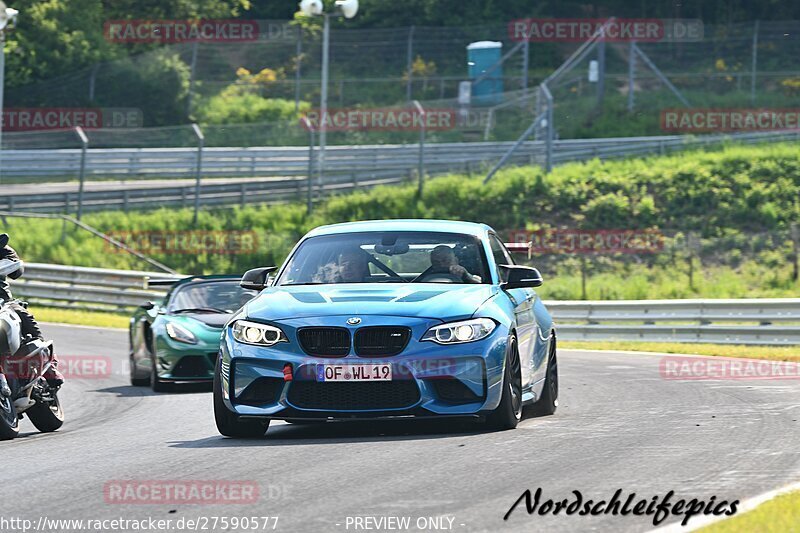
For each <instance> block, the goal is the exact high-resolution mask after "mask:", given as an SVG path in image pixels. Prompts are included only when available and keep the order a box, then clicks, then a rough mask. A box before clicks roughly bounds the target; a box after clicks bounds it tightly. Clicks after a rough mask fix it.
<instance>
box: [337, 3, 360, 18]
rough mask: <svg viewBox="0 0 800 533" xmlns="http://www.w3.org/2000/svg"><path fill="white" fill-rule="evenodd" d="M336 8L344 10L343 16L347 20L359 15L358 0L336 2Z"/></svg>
mask: <svg viewBox="0 0 800 533" xmlns="http://www.w3.org/2000/svg"><path fill="white" fill-rule="evenodd" d="M336 7H338V8H339V9H341V10H342V15H344V18H346V19H351V18H353V17H355V16H356V15H357V14H358V0H336Z"/></svg>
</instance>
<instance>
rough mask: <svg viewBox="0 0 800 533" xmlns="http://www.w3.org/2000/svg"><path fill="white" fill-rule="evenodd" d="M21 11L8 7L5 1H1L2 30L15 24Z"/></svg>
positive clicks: (0, 28) (0, 21)
mask: <svg viewBox="0 0 800 533" xmlns="http://www.w3.org/2000/svg"><path fill="white" fill-rule="evenodd" d="M17 15H19V11H17V10H16V9H12V8H10V7H7V6H6V4H5V2H2V1H0V31H3V30H4V29H6V26H8V25H9V24H13V23H14V21H16V20H17Z"/></svg>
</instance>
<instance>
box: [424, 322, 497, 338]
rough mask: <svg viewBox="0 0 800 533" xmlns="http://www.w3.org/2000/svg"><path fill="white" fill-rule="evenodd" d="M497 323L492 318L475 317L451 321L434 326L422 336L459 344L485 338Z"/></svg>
mask: <svg viewBox="0 0 800 533" xmlns="http://www.w3.org/2000/svg"><path fill="white" fill-rule="evenodd" d="M496 327H497V324H496V323H495V321H494V320H492V319H491V318H473V319H472V320H464V321H463V322H450V323H448V324H442V325H440V326H434V327H432V328H431V329H429V330H428V331H426V332H425V335H423V336H422V340H423V341H433V342H436V343H439V344H459V343H462V342H473V341H479V340H481V339H485V338H486V337H488V336H489V335H491V333H492V331H494V328H496Z"/></svg>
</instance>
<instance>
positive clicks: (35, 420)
mask: <svg viewBox="0 0 800 533" xmlns="http://www.w3.org/2000/svg"><path fill="white" fill-rule="evenodd" d="M26 414H27V415H28V418H30V419H31V423H32V424H33V425H34V426H36V429H38V430H39V431H41V432H42V433H51V432H53V431H55V430H57V429H59V428H60V427H61V426H62V425H64V410H63V409H62V408H61V400H59V399H58V393H57V392H54V393H53V401H52V402H47V403H42V402H36V405H34V406H33V407H31V408H30V409H28V411H26Z"/></svg>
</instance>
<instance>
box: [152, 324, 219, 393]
mask: <svg viewBox="0 0 800 533" xmlns="http://www.w3.org/2000/svg"><path fill="white" fill-rule="evenodd" d="M156 346H157V350H156V365H157V369H156V370H157V372H158V377H159V379H161V380H164V381H211V380H213V379H214V367H215V366H216V363H217V357H218V356H219V345H217V344H212V343H210V342H205V341H202V340H201V341H200V342H198V344H184V343H179V342H176V341H173V340H172V339H169V338H166V334H164V336H163V337H159V338H158V340H157V341H156Z"/></svg>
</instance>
